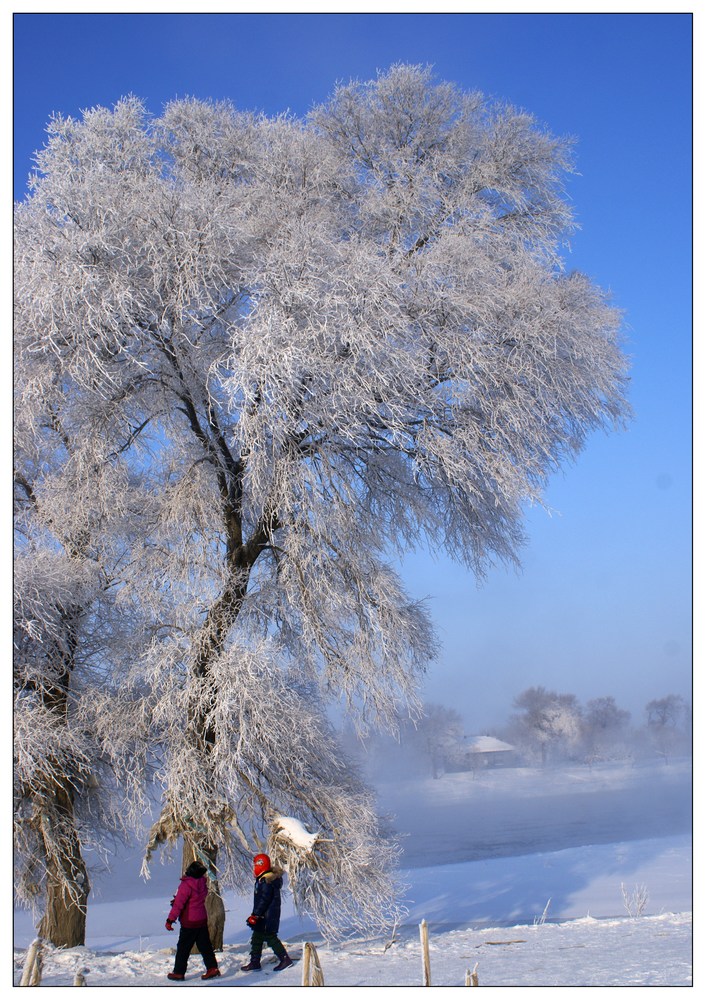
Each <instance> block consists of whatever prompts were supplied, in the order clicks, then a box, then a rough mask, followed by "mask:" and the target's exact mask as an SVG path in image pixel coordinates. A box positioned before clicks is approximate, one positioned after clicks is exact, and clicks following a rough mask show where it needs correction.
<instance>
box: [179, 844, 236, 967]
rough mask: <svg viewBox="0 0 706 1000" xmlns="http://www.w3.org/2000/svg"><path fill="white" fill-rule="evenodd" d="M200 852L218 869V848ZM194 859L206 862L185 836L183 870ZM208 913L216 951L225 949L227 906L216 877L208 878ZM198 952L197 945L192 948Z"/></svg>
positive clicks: (194, 952) (209, 926) (209, 927)
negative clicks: (224, 935)
mask: <svg viewBox="0 0 706 1000" xmlns="http://www.w3.org/2000/svg"><path fill="white" fill-rule="evenodd" d="M200 854H205V855H206V857H207V858H208V861H209V863H210V866H211V870H212V871H215V869H216V857H217V855H218V850H217V848H215V847H212V848H206V849H204V848H202V849H201V851H200ZM192 861H200V862H201V864H204V861H203V859H202V857H200V856H197V854H196V851H195V850H194V844H193V842H192V841H191V840H190V839H189V838H187V837H184V845H183V849H182V863H181V868H182V872H185V871H186V869H187V868H188V867H189V865H190V864H191V862H192ZM206 914H207V916H208V936H209V937H210V939H211V944H212V945H213V950H214V951H223V933H224V931H225V926H226V908H225V904H224V902H223V897H222V896H221V890H220V886H219V884H218V881H217V880H216V879H211V878H209V880H208V896H207V897H206ZM197 952H198V949H197V948H196V945H194V947H193V948H192V949H191V954H192V955H194V954H196V953H197Z"/></svg>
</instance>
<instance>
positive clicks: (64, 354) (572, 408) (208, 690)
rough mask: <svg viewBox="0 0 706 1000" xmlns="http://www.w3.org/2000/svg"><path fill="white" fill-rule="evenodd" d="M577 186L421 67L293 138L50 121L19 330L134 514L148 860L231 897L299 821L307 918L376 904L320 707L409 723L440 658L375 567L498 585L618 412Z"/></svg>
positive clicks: (419, 616) (188, 126)
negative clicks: (568, 253)
mask: <svg viewBox="0 0 706 1000" xmlns="http://www.w3.org/2000/svg"><path fill="white" fill-rule="evenodd" d="M569 167H570V164H569V154H568V145H567V143H566V142H564V141H562V140H557V139H555V138H553V137H552V136H550V135H548V134H547V133H546V132H545V131H544V130H543V129H542V128H541V127H539V126H538V125H537V123H536V122H535V121H534V120H533V119H532V118H531V117H530V116H529V115H527V114H525V113H523V112H520V111H516V110H514V109H512V108H508V107H504V106H500V105H496V104H492V103H489V102H487V101H485V100H484V99H483V98H482V97H481V95H478V94H465V93H462V92H460V91H459V90H458V89H457V88H455V87H453V86H451V85H448V84H437V83H435V82H434V80H433V79H432V77H431V74H430V72H429V71H428V70H426V69H423V68H419V67H408V66H395V67H393V68H392V69H391V70H390V71H389V72H388V73H385V74H382V75H381V76H380V77H379V78H378V79H377V80H375V81H372V82H370V83H366V84H357V83H352V84H350V85H348V86H342V87H339V88H338V89H337V90H336V91H335V93H334V95H333V96H332V98H331V99H330V100H329V101H328V102H326V103H325V104H324V105H322V106H321V107H319V108H316V109H315V110H314V111H313V112H312V114H311V115H310V116H308V118H307V119H306V120H304V121H299V120H296V119H293V118H289V117H280V118H276V119H268V118H265V117H256V116H252V115H249V114H244V113H241V112H239V111H237V110H235V109H234V108H233V107H231V106H230V105H229V104H225V103H221V104H213V103H208V102H201V101H195V100H180V101H175V102H173V103H171V104H170V105H169V106H168V107H167V108H166V110H165V111H164V114H163V115H162V116H161V117H160V118H158V119H155V120H151V119H149V118H148V116H147V115H146V113H145V110H144V108H143V107H142V105H141V104H140V102H139V101H137V100H135V99H132V98H130V99H127V100H124V101H121V102H120V103H119V104H118V105H117V106H116V107H115V108H114V109H113V110H112V111H108V110H106V109H102V108H96V109H93V110H91V111H88V112H86V113H85V114H84V115H83V118H82V119H81V120H73V119H65V118H61V117H57V118H55V119H54V120H53V121H52V123H51V124H50V128H49V141H48V143H47V146H46V148H45V149H44V150H42V151H41V153H40V154H38V157H37V173H36V175H35V177H34V179H33V184H32V189H31V193H30V196H29V197H28V199H27V201H26V202H25V203H24V204H23V205H21V206H19V208H18V211H17V216H18V220H17V224H18V230H17V231H18V237H17V252H18V259H19V262H20V263H19V268H18V269H19V273H20V275H21V280H20V282H19V288H18V299H19V314H20V317H21V319H20V323H21V326H22V329H23V332H24V335H25V336H26V337H27V340H28V342H29V343H32V344H33V345H34V350H36V351H37V352H38V353H39V354H42V355H51V356H52V357H54V358H55V359H57V363H58V364H59V366H60V368H61V373H62V380H63V386H64V389H65V393H66V395H67V397H68V398H69V400H70V399H71V397H72V395H73V394H74V393H76V394H77V395H78V396H79V397H86V396H87V397H93V398H95V399H96V400H105V399H106V398H107V397H109V398H110V399H111V401H112V414H113V419H114V421H115V422H116V426H122V427H123V428H130V437H128V438H126V437H125V436H124V435H123V438H122V442H123V443H122V445H121V448H124V449H125V452H124V454H125V455H129V454H130V453H132V452H135V455H136V458H135V463H136V464H135V474H136V475H139V476H140V477H141V482H142V488H143V489H144V491H145V495H146V496H148V497H149V500H148V501H147V500H146V501H145V504H144V508H143V510H142V511H141V512H140V516H141V518H142V522H141V523H142V525H143V539H142V541H141V542H140V544H139V545H138V546H136V547H135V549H134V553H133V557H134V558H133V562H132V567H133V580H132V584H131V585H132V586H134V587H135V588H136V589H140V593H141V601H142V603H143V605H144V607H145V608H146V609H147V614H148V617H149V618H150V620H151V621H152V622H153V623H154V631H153V633H152V635H151V637H150V641H149V642H148V643H147V644H146V648H145V653H144V656H143V657H142V658H141V659H140V660H139V662H138V663H137V664H136V666H135V673H134V681H135V683H140V684H142V683H146V684H147V686H148V688H149V690H150V692H151V694H150V698H151V699H152V702H151V703H152V705H153V719H154V723H155V726H156V730H157V732H158V733H159V739H160V741H161V745H162V747H163V765H164V766H163V771H162V780H163V783H164V787H165V796H164V808H163V812H162V816H161V817H160V819H159V821H158V823H157V824H156V828H155V843H157V842H158V841H160V840H161V839H171V838H173V837H175V836H178V835H179V834H181V835H183V836H184V837H185V839H186V841H187V844H188V849H189V850H192V851H196V852H197V853H199V854H200V855H201V856H204V857H206V858H207V859H208V860H209V861H210V862H211V870H212V872H213V873H214V874H215V872H216V869H217V867H218V866H220V870H221V874H223V873H224V872H225V873H226V874H227V876H228V877H232V878H234V879H235V878H236V877H237V875H236V868H235V866H234V865H230V862H229V860H228V859H229V858H230V857H231V856H232V857H233V859H234V861H237V858H238V851H240V852H245V850H246V847H247V848H250V847H251V846H252V844H253V843H254V842H256V841H255V838H256V837H258V836H261V835H262V834H260V833H258V824H259V826H260V827H261V828H262V829H265V828H267V829H269V831H270V833H269V836H270V837H274V838H276V836H277V834H276V831H277V830H281V829H282V826H281V817H282V816H285V817H287V816H289V817H290V818H294V819H297V818H298V819H299V820H300V821H302V822H305V825H306V822H309V823H312V824H314V826H315V827H316V830H311V831H310V832H311V833H312V835H314V834H317V835H318V840H317V845H316V846H314V847H313V848H312V850H311V851H310V852H309V853H308V854H307V853H306V852H305V853H304V855H302V854H301V851H300V849H299V848H297V849H296V850H297V851H299V853H297V854H296V856H295V853H291V852H293V851H294V848H291V852H290V853H291V869H290V873H291V874H293V876H294V877H293V888H294V892H295V898H298V899H300V900H305V901H306V903H307V904H308V905H311V906H314V907H315V908H317V907H318V909H317V912H318V913H321V912H323V908H324V906H325V900H324V896H325V892H324V894H323V895H322V894H321V893H319V895H318V896H317V891H318V890H317V886H323V887H324V889H328V888H329V887H331V888H333V886H334V885H335V884H336V878H335V874H336V872H338V874H339V876H340V879H339V886H340V893H341V894H343V895H346V893H347V891H348V889H349V888H350V892H348V896H349V897H350V898H351V899H352V900H353V901H354V904H355V905H356V906H357V907H359V908H360V910H361V912H364V913H367V915H368V918H370V916H371V914H381V913H382V912H383V911H385V910H388V909H389V906H387V905H384V906H383V905H381V898H380V896H379V890H380V881H379V879H377V878H376V875H375V871H374V869H375V864H374V863H373V862H372V861H371V858H372V857H373V855H374V853H375V851H374V848H373V845H375V844H376V843H378V840H379V838H378V835H377V830H376V826H375V823H374V821H373V818H372V816H371V814H370V813H369V811H368V809H367V808H366V809H361V810H358V809H357V807H356V808H353V809H350V808H346V802H349V803H353V804H354V803H355V802H356V799H355V795H354V794H353V792H352V791H351V785H350V781H349V779H348V778H347V777H344V775H345V773H346V768H345V767H343V769H342V770H341V768H342V765H341V762H340V759H339V757H338V756H337V750H336V748H335V746H334V743H333V742H332V740H331V739H330V738H329V737H328V736H326V734H325V727H324V725H323V722H322V718H323V715H322V713H323V708H324V706H325V704H326V702H327V701H328V700H330V699H331V698H335V699H342V700H343V702H344V703H345V705H346V707H347V709H348V711H349V713H350V714H351V717H352V718H353V719H354V720H355V724H356V725H357V726H358V728H359V730H360V731H362V732H363V731H365V730H366V728H367V727H368V726H370V725H371V724H372V725H382V726H384V725H386V724H390V723H391V722H392V721H393V720H394V718H395V716H396V713H397V711H398V710H399V705H400V703H402V704H406V705H407V706H408V707H409V706H413V705H414V700H415V687H416V681H417V678H418V675H419V673H420V671H421V670H422V669H423V667H424V665H425V663H426V662H427V661H428V659H429V657H430V656H431V655H433V652H434V648H435V646H434V639H433V635H432V631H431V626H430V622H429V620H428V617H427V615H426V613H425V611H424V609H423V608H422V607H421V606H420V605H419V604H418V603H416V602H414V601H413V600H411V599H410V597H408V596H407V594H406V593H405V591H404V588H403V587H402V585H401V583H400V580H399V579H398V578H397V576H396V574H395V572H394V571H393V569H392V568H391V566H390V565H389V555H390V553H392V552H394V551H395V550H398V551H399V550H404V549H406V548H407V547H409V546H412V545H415V544H418V543H425V544H428V545H429V546H430V547H431V548H432V549H434V550H437V549H445V550H446V551H447V552H449V553H450V554H451V555H453V556H454V557H456V558H458V559H460V560H461V561H462V562H464V563H465V564H466V565H468V566H469V567H470V568H471V569H472V570H473V571H475V572H477V573H479V574H481V573H482V572H483V571H484V569H485V567H486V566H487V564H488V563H489V562H490V561H492V560H494V559H501V560H509V561H515V560H516V559H517V551H518V547H519V546H520V544H521V542H522V540H523V532H522V515H523V505H524V504H526V503H528V502H530V503H531V502H535V501H540V500H541V492H542V487H543V485H544V483H545V481H546V479H547V477H548V476H549V475H550V473H551V472H552V471H554V470H555V469H556V468H557V467H558V466H559V465H560V463H561V462H562V461H563V460H565V459H567V458H571V457H572V456H573V455H575V454H576V453H577V452H578V451H579V450H580V448H581V447H582V445H583V443H584V441H585V439H586V436H587V434H588V433H590V432H591V431H592V430H594V429H596V428H599V427H610V426H613V425H614V424H616V423H620V422H621V420H622V419H623V418H624V416H625V415H626V410H627V408H626V404H625V401H624V396H623V390H624V379H625V361H624V358H623V356H622V354H621V351H620V348H619V344H618V329H619V318H618V316H617V314H616V312H615V311H614V310H613V309H612V308H611V307H610V305H609V304H608V302H607V301H606V297H605V295H604V294H603V293H602V292H601V291H600V290H599V289H597V288H595V287H594V286H593V285H592V284H591V283H590V281H588V280H587V279H586V278H585V277H583V276H581V275H579V274H575V273H570V274H566V273H564V272H563V270H562V266H561V259H560V249H561V241H562V240H563V239H564V237H565V235H566V234H567V232H568V231H569V230H570V227H571V219H570V212H569V209H568V206H567V202H566V199H565V198H564V196H563V191H562V175H563V174H564V172H565V171H566V170H567V169H569ZM147 435H149V444H150V449H151V450H150V452H149V454H147V452H146V451H144V452H139V451H138V450H137V449H138V448H139V447H140V442H141V440H142V439H145V440H147ZM147 458H149V461H148V460H147ZM269 704H271V705H273V706H274V708H273V710H272V711H268V705H269ZM287 720H290V721H289V722H287ZM319 754H320V759H319V763H318V766H315V762H316V760H317V757H318V755H319ZM302 762H304V763H302ZM337 775H338V777H337ZM305 779H306V783H305V784H304V785H302V782H304V781H305ZM344 817H345V822H344V821H343V818H344ZM238 831H240V832H238ZM283 843H285V844H286V838H285V841H283ZM233 845H235V846H233ZM327 845H328V846H327ZM356 845H362V847H361V849H360V851H359V850H358V846H356ZM290 847H291V845H290ZM287 850H289V849H288V848H286V847H283V851H284V852H285V854H286V852H287ZM233 852H235V853H233ZM326 852H328V854H327V853H326ZM324 856H326V857H327V858H328V859H329V861H328V864H329V869H328V871H329V873H330V874H331V878H330V880H329V881H328V882H327V881H325V880H323V879H319V878H317V877H315V875H316V866H317V865H320V864H322V863H323V862H322V860H321V859H323V858H324ZM224 858H225V859H226V860H225V861H224V860H223V859H224ZM297 859H298V860H297ZM357 859H360V864H359V865H358V864H357ZM241 867H242V866H241ZM307 873H308V874H307ZM356 879H357V881H355V880H356ZM350 880H354V881H352V882H351V881H350ZM371 900H372V903H373V905H370V901H371ZM388 903H389V900H388Z"/></svg>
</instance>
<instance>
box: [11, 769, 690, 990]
mask: <svg viewBox="0 0 706 1000" xmlns="http://www.w3.org/2000/svg"><path fill="white" fill-rule="evenodd" d="M689 765H690V762H686V761H680V762H675V763H673V764H669V765H666V766H665V765H661V766H652V767H650V768H623V767H615V766H613V767H602V768H594V769H593V770H592V771H589V769H588V768H572V769H563V770H558V771H553V772H550V773H545V772H539V771H534V770H532V769H524V768H523V769H508V770H501V771H496V772H482V773H479V774H477V775H475V776H474V775H471V774H461V775H445V776H444V777H442V778H440V779H438V780H436V781H432V780H428V781H419V780H416V781H411V780H410V781H409V782H404V781H397V782H395V783H390V784H388V785H380V788H379V790H380V800H381V807H382V808H383V809H384V810H385V811H387V812H390V813H392V814H394V819H393V823H394V825H395V827H396V828H397V829H398V831H399V832H400V833H402V834H403V836H404V841H403V842H404V845H405V856H404V859H403V865H404V866H405V867H404V869H403V871H402V877H403V880H404V882H405V884H406V885H407V889H406V890H405V899H406V905H407V907H408V910H409V913H408V916H407V918H406V920H405V923H404V925H403V926H402V927H400V928H398V929H397V931H396V934H395V938H394V940H392V941H390V940H367V941H364V940H355V941H349V942H347V943H345V944H344V945H340V944H339V945H329V944H326V943H324V942H322V941H321V939H320V937H319V936H318V935H317V933H316V928H315V927H314V925H313V924H312V923H311V922H310V921H308V920H306V919H302V918H300V917H299V916H298V915H297V914H295V913H294V911H293V908H292V906H291V901H289V900H286V901H285V906H284V910H283V920H282V925H281V936H282V938H283V939H284V940H285V941H286V943H287V945H288V947H289V949H290V952H291V953H292V955H293V956H294V957H299V955H300V954H301V949H302V944H303V942H304V941H312V942H314V943H315V944H316V947H317V950H318V954H319V958H320V960H321V965H322V968H323V972H324V977H325V984H326V986H327V987H328V986H385V987H409V986H415V985H421V983H422V960H421V946H420V940H419V923H420V921H421V920H422V919H425V920H426V921H427V923H428V925H429V939H430V959H431V976H432V985H434V986H451V985H458V986H461V985H463V984H464V980H465V974H466V970H467V969H471V970H473V969H474V968H476V971H477V974H478V979H479V985H481V986H534V987H545V986H564V987H575V986H656V985H657V986H688V985H691V982H692V980H691V976H692V971H691V970H692V961H691V959H692V945H691V905H692V904H691V888H692V880H691V833H690V830H691V819H690V810H689V803H690V788H691V772H690V766H689ZM420 862H423V863H420ZM138 869H139V853H138V850H137V848H136V849H135V850H134V851H133V852H128V853H127V854H126V855H125V856H124V857H123V858H122V859H121V861H120V863H119V865H118V866H117V870H115V871H113V872H112V873H111V874H110V875H109V876H106V877H104V878H103V879H102V880H100V881H98V882H97V885H96V898H95V899H94V900H93V902H92V903H91V905H90V907H89V917H88V928H87V942H86V947H85V948H77V949H69V950H65V951H49V952H48V953H47V955H46V956H45V960H44V970H43V977H42V985H43V986H62V985H65V986H69V985H71V984H72V983H73V980H74V976H75V973H76V972H77V971H83V972H84V974H85V977H86V984H87V985H89V986H131V987H154V986H166V987H168V988H173V987H174V986H175V985H176V984H170V983H168V982H167V980H166V979H165V976H166V973H167V972H168V971H169V970H170V969H171V968H172V961H173V957H172V953H173V948H174V943H175V941H174V939H175V935H174V934H172V935H170V934H169V933H168V932H167V931H166V930H164V919H165V916H166V912H167V909H168V903H169V899H170V897H171V895H172V893H173V891H174V889H175V888H176V885H177V883H178V872H177V869H176V865H168V866H164V867H162V866H157V867H156V868H155V871H154V877H153V879H152V880H151V881H150V882H149V883H147V884H145V883H144V882H142V881H140V880H139V878H138V877H137V871H138ZM642 887H644V888H645V889H646V891H647V893H648V900H647V903H646V905H645V907H644V909H643V911H642V913H641V915H639V916H637V915H635V916H630V915H629V914H628V912H627V910H626V906H625V896H627V898H628V902H630V898H631V897H632V896H633V895H634V894H635V893H636V892H637V890H638V889H641V888H642ZM225 902H226V908H227V911H228V914H227V926H226V935H225V948H224V951H223V953H222V955H221V956H219V963H220V966H221V969H222V972H223V975H222V977H221V978H220V979H216V980H213V981H211V982H210V983H208V984H205V983H202V982H201V979H200V974H201V972H202V971H203V969H202V968H201V960H200V958H199V957H198V956H195V957H192V959H191V961H190V964H189V971H188V973H187V977H188V978H187V981H186V983H184V984H181V985H187V986H188V985H194V986H196V985H199V986H201V985H204V986H205V985H207V986H209V987H217V986H237V987H257V986H274V985H277V986H299V985H300V984H301V964H296V965H294V966H293V967H292V968H290V969H287V970H286V971H285V972H282V973H275V972H274V971H273V970H272V965H265V966H264V969H263V972H261V973H250V974H246V973H242V972H240V965H241V964H242V963H243V961H244V960H246V958H247V951H248V947H247V942H248V939H249V932H248V929H247V928H246V926H245V917H246V916H247V914H248V913H249V906H250V900H249V899H245V898H242V897H238V896H236V895H235V894H233V893H227V894H226V898H225ZM35 934H36V932H35V930H34V927H33V923H32V919H31V917H30V915H29V914H28V913H26V912H23V911H20V912H17V913H16V914H15V978H14V981H15V983H17V982H19V977H20V974H21V970H22V965H23V962H24V957H25V952H26V948H27V946H28V945H29V943H30V942H31V940H32V939H33V938H34V937H35Z"/></svg>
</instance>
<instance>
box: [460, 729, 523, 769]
mask: <svg viewBox="0 0 706 1000" xmlns="http://www.w3.org/2000/svg"><path fill="white" fill-rule="evenodd" d="M514 763H515V747H513V746H511V744H510V743H505V742H504V741H503V740H499V739H497V738H496V737H495V736H465V737H464V739H463V743H462V744H461V745H460V746H459V747H457V748H454V751H453V753H452V754H449V755H448V756H447V758H446V766H445V770H446V771H475V770H476V769H477V768H481V767H510V766H512V765H513V764H514Z"/></svg>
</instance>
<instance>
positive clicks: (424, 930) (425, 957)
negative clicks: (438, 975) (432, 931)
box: [419, 920, 431, 986]
mask: <svg viewBox="0 0 706 1000" xmlns="http://www.w3.org/2000/svg"><path fill="white" fill-rule="evenodd" d="M419 937H420V939H421V942H422V970H423V979H422V986H431V964H430V962H429V928H428V927H427V922H426V920H422V922H421V924H420V925H419Z"/></svg>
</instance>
